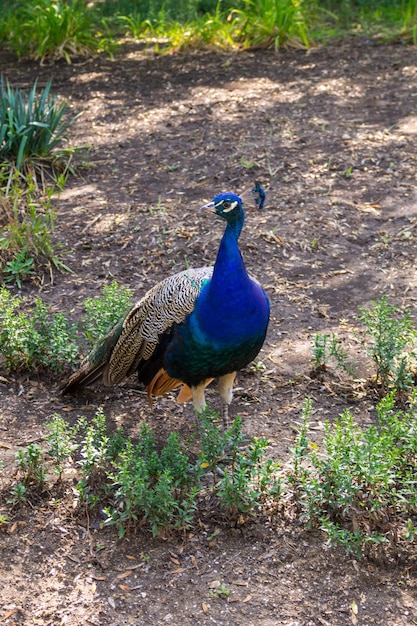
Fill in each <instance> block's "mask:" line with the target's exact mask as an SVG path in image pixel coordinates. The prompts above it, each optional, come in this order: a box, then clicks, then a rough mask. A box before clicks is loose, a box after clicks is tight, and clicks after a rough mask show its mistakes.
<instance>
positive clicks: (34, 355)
mask: <svg viewBox="0 0 417 626" xmlns="http://www.w3.org/2000/svg"><path fill="white" fill-rule="evenodd" d="M23 302H24V300H21V299H20V298H18V297H17V296H13V295H12V294H11V293H10V292H9V291H8V290H7V289H6V287H5V286H4V285H3V286H2V287H1V289H0V355H1V358H2V366H3V367H4V369H5V370H6V371H8V372H10V371H13V370H23V369H29V370H30V369H51V370H52V371H54V372H58V371H61V370H64V369H66V368H67V367H68V366H69V365H71V364H73V363H75V361H76V358H77V354H78V346H77V344H76V343H75V326H72V325H71V324H70V323H69V322H68V320H67V319H66V317H65V315H64V314H63V313H53V314H51V313H50V312H49V309H48V307H47V305H46V304H45V303H43V302H42V301H41V299H40V298H37V300H36V302H35V306H34V308H33V310H32V311H31V313H30V314H29V313H26V312H25V311H20V310H19V309H20V307H21V305H22V303H23Z"/></svg>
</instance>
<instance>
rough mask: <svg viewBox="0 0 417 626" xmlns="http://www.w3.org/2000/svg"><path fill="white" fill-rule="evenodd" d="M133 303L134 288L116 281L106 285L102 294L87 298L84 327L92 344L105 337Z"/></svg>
mask: <svg viewBox="0 0 417 626" xmlns="http://www.w3.org/2000/svg"><path fill="white" fill-rule="evenodd" d="M131 305H132V290H131V289H128V288H127V287H123V285H119V284H118V283H117V282H116V281H113V282H112V283H111V284H110V285H105V286H104V288H103V295H102V296H100V297H98V298H87V300H85V302H84V308H85V310H86V315H85V317H84V318H83V329H84V333H85V335H86V337H87V339H88V341H89V342H90V344H95V343H96V342H97V341H98V340H99V339H101V338H102V337H104V336H105V335H106V334H107V333H108V332H109V331H110V330H111V329H112V328H113V327H114V326H115V325H116V324H117V322H119V321H120V320H121V318H122V317H124V316H125V315H126V313H127V312H128V310H129V309H130V307H131Z"/></svg>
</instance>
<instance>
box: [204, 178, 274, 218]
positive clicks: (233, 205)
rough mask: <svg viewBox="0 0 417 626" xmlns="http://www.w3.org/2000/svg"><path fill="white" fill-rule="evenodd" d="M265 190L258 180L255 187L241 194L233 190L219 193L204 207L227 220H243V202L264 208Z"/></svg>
mask: <svg viewBox="0 0 417 626" xmlns="http://www.w3.org/2000/svg"><path fill="white" fill-rule="evenodd" d="M265 197H266V196H265V191H264V190H263V189H262V187H261V185H260V184H259V183H258V182H256V183H255V187H254V188H253V189H248V190H247V191H244V192H243V193H242V194H241V195H240V196H238V195H237V194H235V193H232V192H225V193H219V194H218V195H217V196H215V197H214V198H213V200H212V201H211V202H209V203H208V204H205V205H204V206H203V207H201V208H203V209H208V210H210V211H212V212H213V213H216V215H220V217H222V218H223V219H225V220H226V221H227V222H233V221H235V220H239V221H240V220H243V218H244V212H243V204H245V205H246V203H247V202H254V203H255V205H256V206H257V207H258V208H259V209H262V208H263V206H264V203H265Z"/></svg>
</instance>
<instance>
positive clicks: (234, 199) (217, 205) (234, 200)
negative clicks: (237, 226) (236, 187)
mask: <svg viewBox="0 0 417 626" xmlns="http://www.w3.org/2000/svg"><path fill="white" fill-rule="evenodd" d="M201 208H202V209H208V210H209V211H211V212H212V213H215V214H216V215H220V217H223V219H225V220H226V221H228V222H229V221H233V220H235V219H236V218H242V217H243V204H242V198H240V197H239V196H238V195H236V194H235V193H231V192H226V193H219V194H218V195H217V196H215V197H214V198H213V200H212V201H211V202H209V203H208V204H205V205H204V206H203V207H201Z"/></svg>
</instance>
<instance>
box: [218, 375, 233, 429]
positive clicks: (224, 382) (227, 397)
mask: <svg viewBox="0 0 417 626" xmlns="http://www.w3.org/2000/svg"><path fill="white" fill-rule="evenodd" d="M235 378H236V372H231V373H230V374H225V375H224V376H220V378H219V382H218V390H219V395H220V398H221V401H222V418H223V428H224V430H227V429H228V428H229V404H230V403H231V401H232V398H233V384H234V382H235Z"/></svg>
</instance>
